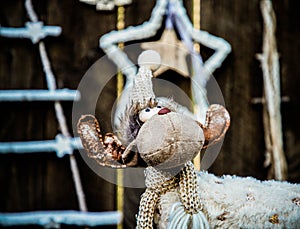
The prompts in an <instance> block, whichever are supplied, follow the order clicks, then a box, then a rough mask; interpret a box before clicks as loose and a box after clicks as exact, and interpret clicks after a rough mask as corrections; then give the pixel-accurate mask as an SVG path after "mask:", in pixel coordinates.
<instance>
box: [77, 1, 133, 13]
mask: <svg viewBox="0 0 300 229" xmlns="http://www.w3.org/2000/svg"><path fill="white" fill-rule="evenodd" d="M79 1H80V2H84V3H87V4H90V5H95V6H96V10H104V11H110V10H113V9H114V8H115V6H124V5H129V4H131V3H132V0H79Z"/></svg>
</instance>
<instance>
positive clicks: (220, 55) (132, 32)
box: [100, 0, 231, 126]
mask: <svg viewBox="0 0 300 229" xmlns="http://www.w3.org/2000/svg"><path fill="white" fill-rule="evenodd" d="M164 16H167V23H170V24H171V26H170V27H169V26H168V24H167V25H165V29H166V31H164V32H163V36H162V38H161V41H165V40H166V39H165V38H166V37H167V38H170V40H171V42H172V43H175V44H176V45H175V50H173V51H172V53H173V54H174V52H175V53H176V49H177V50H178V49H179V48H181V47H182V46H183V45H182V43H184V46H186V48H184V49H183V50H184V51H183V52H180V55H181V57H178V56H177V57H176V58H177V60H178V61H180V64H179V63H178V62H176V61H174V60H171V62H167V63H164V62H163V61H165V60H166V61H167V60H170V58H168V57H167V56H166V55H170V53H167V52H160V54H161V55H162V66H165V67H163V68H162V70H160V71H161V72H163V71H166V70H167V68H166V66H169V67H170V69H172V70H174V69H179V68H178V66H180V67H182V69H183V70H182V71H180V69H179V70H178V71H180V74H183V75H186V74H187V72H188V71H187V70H186V69H187V68H186V61H185V55H186V53H187V51H188V53H189V54H190V55H191V56H192V62H193V63H192V66H193V69H192V70H191V73H192V74H189V75H191V77H192V78H193V81H192V83H191V84H192V85H191V88H192V93H193V97H194V100H195V103H196V106H198V107H201V109H198V110H201V112H199V113H198V114H199V117H197V118H198V120H202V121H204V120H205V111H206V109H207V108H208V105H209V104H208V102H207V98H206V88H205V86H206V83H207V81H208V80H209V79H210V76H211V73H213V72H214V71H215V69H217V68H218V67H220V66H221V64H222V62H223V60H224V59H225V58H226V56H227V55H228V53H229V52H230V51H231V46H230V45H229V43H228V42H226V41H225V40H224V39H222V38H219V37H216V36H213V35H211V34H209V33H207V32H205V31H201V30H197V29H195V28H194V27H193V25H192V23H191V22H190V20H189V18H188V16H187V14H186V10H185V8H184V6H183V4H182V1H180V0H158V1H157V3H156V5H155V7H154V9H153V11H152V13H151V18H150V20H149V21H147V22H144V23H143V24H141V25H138V26H135V27H132V26H131V27H128V28H126V29H124V30H122V31H112V32H110V33H108V34H106V35H104V36H102V37H101V38H100V47H101V48H102V49H103V50H104V51H105V52H106V54H107V56H108V57H109V58H110V59H111V60H112V61H113V62H114V63H115V64H116V65H117V67H118V68H119V69H121V70H122V72H123V73H124V74H125V76H126V85H125V88H124V92H123V95H122V96H121V99H120V103H119V105H118V109H117V111H116V114H115V120H114V121H115V125H116V126H118V125H119V120H118V119H119V118H118V117H119V116H120V114H121V113H123V111H124V109H125V104H127V103H128V101H127V99H128V90H129V89H130V87H132V83H133V78H134V76H135V75H136V72H137V68H136V66H135V64H134V63H133V62H132V61H131V60H130V59H129V58H128V56H127V54H126V53H125V52H124V51H123V50H121V49H120V48H119V47H118V43H120V42H123V43H125V42H129V41H139V40H143V39H147V38H152V37H154V36H155V35H156V34H157V32H158V30H159V29H160V28H161V27H162V26H163V21H164ZM174 26H175V27H176V29H177V31H178V33H179V36H180V39H181V41H178V43H176V39H175V34H174V32H172V29H173V28H174ZM192 41H195V42H198V43H200V44H203V45H204V46H206V47H208V48H210V49H212V50H215V53H214V54H213V55H212V56H211V57H210V58H209V59H208V60H207V61H205V62H204V63H203V66H201V65H202V60H201V57H200V56H199V54H197V53H196V52H195V51H194V49H193V42H192ZM158 43H160V44H157V45H154V43H152V42H150V43H143V44H142V47H144V48H148V47H150V46H151V49H156V50H157V49H158V48H159V47H161V45H162V44H163V42H158ZM170 47H171V46H170ZM173 48H174V47H173ZM168 52H169V50H168ZM170 56H171V55H170ZM182 56H183V57H182ZM171 58H173V59H175V57H174V56H171ZM181 62H183V63H181ZM199 63H200V64H199ZM174 65H175V66H174ZM154 74H155V73H154ZM155 75H157V74H155ZM202 111H203V112H202Z"/></svg>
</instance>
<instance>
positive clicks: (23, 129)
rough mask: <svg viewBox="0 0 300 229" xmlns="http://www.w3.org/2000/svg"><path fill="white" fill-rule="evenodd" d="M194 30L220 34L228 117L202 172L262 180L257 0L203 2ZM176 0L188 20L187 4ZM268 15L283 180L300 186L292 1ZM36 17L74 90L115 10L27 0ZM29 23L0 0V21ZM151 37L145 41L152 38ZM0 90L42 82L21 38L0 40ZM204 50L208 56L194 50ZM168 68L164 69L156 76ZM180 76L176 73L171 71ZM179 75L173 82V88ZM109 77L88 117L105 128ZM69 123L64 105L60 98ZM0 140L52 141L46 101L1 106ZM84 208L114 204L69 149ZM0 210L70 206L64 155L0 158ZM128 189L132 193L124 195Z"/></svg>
mask: <svg viewBox="0 0 300 229" xmlns="http://www.w3.org/2000/svg"><path fill="white" fill-rule="evenodd" d="M201 2H202V5H201V28H202V29H203V30H206V31H208V32H210V33H212V34H214V35H217V36H220V37H223V38H224V39H226V40H227V41H229V43H230V44H231V45H232V53H230V55H229V56H228V58H227V59H226V60H225V62H224V63H223V65H222V67H221V68H220V69H219V70H217V71H216V72H215V74H214V76H215V78H216V80H217V82H218V83H219V86H220V88H221V90H222V93H223V95H224V99H225V102H226V106H227V108H228V110H229V112H230V114H231V118H232V124H231V127H230V129H229V131H228V134H227V135H226V138H225V141H224V144H223V147H222V151H221V153H220V154H219V156H218V158H217V160H216V161H215V163H214V164H213V166H212V167H211V168H210V169H209V172H212V173H215V174H218V175H222V174H236V175H240V176H253V177H256V178H258V179H266V176H267V169H266V168H264V167H263V162H264V135H263V125H262V106H261V105H253V104H252V103H251V99H252V98H253V97H261V96H262V90H263V87H262V71H261V68H260V63H259V61H258V60H257V59H256V57H255V55H256V54H257V53H261V51H262V17H261V14H260V9H259V0H251V1H240V0H226V1H225V0H202V1H201ZM184 4H185V6H186V8H187V11H188V14H189V16H190V17H191V13H192V1H191V0H186V1H184ZM273 4H274V8H275V12H276V16H277V43H278V50H279V53H280V67H281V83H282V95H284V96H288V97H289V98H290V101H289V102H287V103H283V104H282V117H283V135H284V150H285V153H286V157H287V161H288V166H289V173H288V180H289V181H291V182H298V183H299V182H300V141H299V137H300V122H299V117H300V109H299V106H300V96H299V85H300V75H299V74H300V73H299V72H300V65H299V59H300V54H299V51H300V23H299V21H300V15H299V13H298V12H299V9H300V2H299V1H297V0H285V1H281V0H274V1H273ZM33 5H34V8H35V10H36V12H37V14H38V17H39V18H40V19H41V20H42V21H44V22H45V24H47V25H59V26H61V27H62V29H63V33H62V35H61V36H60V37H55V38H53V37H49V38H46V39H45V44H46V48H47V51H48V54H49V58H50V60H51V63H52V67H53V71H54V73H55V75H56V76H57V80H58V87H60V88H62V87H67V88H72V89H76V88H77V86H78V84H79V82H80V80H81V78H82V76H83V75H84V73H85V72H86V71H87V70H88V69H89V67H90V66H91V65H92V64H93V63H94V62H95V61H96V60H98V59H99V58H100V57H102V56H103V55H104V52H103V51H102V50H101V49H100V48H99V47H98V40H99V38H100V37H101V36H102V35H103V34H105V33H107V32H109V31H111V30H114V29H116V11H112V12H97V11H96V10H95V7H94V6H90V5H87V4H84V3H81V2H79V1H76V0H65V1H59V0H53V1H38V0H33ZM154 5H155V1H141V0H134V1H133V4H131V5H129V6H127V7H126V26H129V25H138V24H140V23H142V22H143V21H145V20H147V19H149V17H150V14H151V10H152V8H153V6H154ZM26 21H28V17H27V15H26V11H25V9H24V2H23V1H19V0H11V1H0V24H1V26H5V27H21V26H24V23H25V22H26ZM158 38H159V35H157V36H156V37H154V38H153V40H156V39H158ZM0 50H1V52H0V82H1V83H0V89H29V88H31V89H38V88H46V82H45V79H44V75H43V71H42V65H41V62H40V58H39V54H38V47H37V45H33V44H32V43H31V41H30V40H25V39H7V38H3V37H0ZM202 52H203V55H204V56H207V55H209V54H210V53H211V51H210V50H208V49H205V48H204V47H203V48H202ZM172 74H173V73H170V72H169V73H166V74H165V75H164V76H162V77H165V78H168V77H172ZM179 78H180V77H179ZM187 82H188V81H186V80H185V79H182V80H179V81H178V84H179V85H186V84H187ZM115 85H116V82H115V80H111V82H109V84H108V85H107V86H106V88H105V91H104V92H103V93H104V95H103V96H104V97H105V98H106V99H105V102H101V103H99V106H98V107H97V116H98V117H100V119H101V123H103V124H104V129H103V130H104V131H110V130H111V129H110V127H109V125H106V124H105V123H110V112H106V110H107V107H111V106H112V104H113V102H114V101H115V97H116V87H115ZM63 107H64V109H65V113H66V117H67V119H68V124H69V126H70V128H71V117H72V103H70V102H64V103H63ZM0 109H1V119H0V141H23V140H42V139H52V138H54V136H55V135H56V134H57V133H58V130H57V121H56V119H55V114H54V111H53V103H51V102H49V103H41V102H32V103H29V102H28V103H1V104H0ZM76 159H77V161H78V164H79V169H80V174H81V178H82V183H83V188H84V192H85V195H86V200H87V206H88V209H89V210H90V211H107V210H114V209H115V204H116V203H115V185H113V184H110V183H109V182H107V181H105V180H103V179H102V178H100V177H98V176H97V175H96V174H95V173H94V172H93V171H92V170H90V168H89V167H88V166H87V165H86V164H85V162H84V161H83V160H82V158H81V156H80V155H79V154H78V153H76ZM0 185H1V191H0V192H1V193H0V211H1V212H16V211H17V212H18V211H31V210H63V209H78V205H77V200H76V194H75V191H74V190H75V189H74V184H73V181H72V175H71V171H70V165H69V160H68V158H67V157H64V158H62V159H58V158H57V157H56V156H55V154H54V153H53V154H51V153H41V154H29V155H14V154H9V155H0ZM142 191H143V190H142V189H129V188H126V189H125V212H126V213H125V220H124V226H125V228H132V227H133V225H134V223H135V219H134V215H135V214H136V212H137V206H138V201H139V195H140V194H141V193H142ZM133 194H134V195H133Z"/></svg>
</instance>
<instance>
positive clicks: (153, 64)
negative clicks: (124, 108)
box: [130, 50, 161, 109]
mask: <svg viewBox="0 0 300 229" xmlns="http://www.w3.org/2000/svg"><path fill="white" fill-rule="evenodd" d="M160 62H161V58H160V55H159V54H158V53H157V52H155V51H153V50H147V51H144V52H142V53H141V54H140V55H139V57H138V65H139V67H140V68H139V71H138V73H137V75H136V76H135V78H134V81H133V87H132V90H131V93H130V103H131V106H132V105H133V106H135V105H137V106H139V108H140V109H144V108H146V107H147V106H148V103H149V101H151V100H154V99H155V94H154V92H153V87H152V80H151V79H152V76H153V75H152V71H155V70H156V69H157V68H158V67H159V66H160Z"/></svg>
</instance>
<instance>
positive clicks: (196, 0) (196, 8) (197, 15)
mask: <svg viewBox="0 0 300 229" xmlns="http://www.w3.org/2000/svg"><path fill="white" fill-rule="evenodd" d="M200 20H201V0H193V24H194V28H195V29H197V30H200ZM194 48H195V51H196V52H198V53H200V44H199V43H194ZM193 110H194V113H195V114H197V113H198V112H199V111H198V106H196V105H195V101H193ZM193 162H194V166H195V169H196V170H197V171H200V164H201V154H200V152H199V153H198V154H197V156H196V157H195V158H194V160H193Z"/></svg>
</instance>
